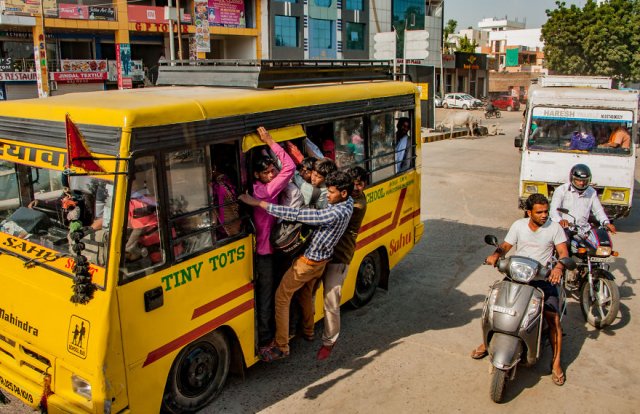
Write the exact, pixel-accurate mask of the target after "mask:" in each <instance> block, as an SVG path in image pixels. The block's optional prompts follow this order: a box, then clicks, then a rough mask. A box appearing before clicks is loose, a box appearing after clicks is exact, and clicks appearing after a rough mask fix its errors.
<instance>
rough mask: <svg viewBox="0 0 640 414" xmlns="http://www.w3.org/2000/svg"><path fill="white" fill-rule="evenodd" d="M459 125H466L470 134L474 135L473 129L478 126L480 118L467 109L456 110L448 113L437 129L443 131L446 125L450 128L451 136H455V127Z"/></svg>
mask: <svg viewBox="0 0 640 414" xmlns="http://www.w3.org/2000/svg"><path fill="white" fill-rule="evenodd" d="M457 126H460V127H466V128H467V131H469V135H471V136H472V137H473V136H474V134H473V129H474V128H475V127H477V126H478V119H477V118H476V117H475V116H473V114H471V113H470V112H467V111H464V112H456V113H455V114H451V115H448V116H447V117H446V118H445V119H444V120H443V121H442V122H440V123H439V124H438V127H437V128H436V129H438V130H440V131H442V130H443V128H444V127H447V128H449V138H453V128H454V127H457Z"/></svg>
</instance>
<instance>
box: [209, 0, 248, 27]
mask: <svg viewBox="0 0 640 414" xmlns="http://www.w3.org/2000/svg"><path fill="white" fill-rule="evenodd" d="M208 5H209V25H211V26H224V27H247V22H246V18H245V14H244V0H208Z"/></svg>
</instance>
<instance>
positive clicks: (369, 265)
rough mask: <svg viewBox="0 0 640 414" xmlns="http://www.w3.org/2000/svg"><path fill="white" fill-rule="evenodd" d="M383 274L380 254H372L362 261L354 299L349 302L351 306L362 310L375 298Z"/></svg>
mask: <svg viewBox="0 0 640 414" xmlns="http://www.w3.org/2000/svg"><path fill="white" fill-rule="evenodd" d="M381 273H382V260H381V259H380V254H379V253H378V252H371V253H369V254H368V255H366V256H365V258H364V259H362V263H360V268H359V269H358V276H357V278H356V289H355V292H353V298H351V301H349V303H350V304H351V306H353V307H354V308H360V307H362V306H364V305H366V304H367V303H368V302H369V301H370V300H371V298H373V295H374V294H375V293H376V289H377V288H378V283H380V274H381Z"/></svg>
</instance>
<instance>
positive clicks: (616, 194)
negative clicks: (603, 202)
mask: <svg viewBox="0 0 640 414" xmlns="http://www.w3.org/2000/svg"><path fill="white" fill-rule="evenodd" d="M611 199H612V200H615V201H624V191H612V192H611Z"/></svg>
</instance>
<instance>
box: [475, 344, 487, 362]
mask: <svg viewBox="0 0 640 414" xmlns="http://www.w3.org/2000/svg"><path fill="white" fill-rule="evenodd" d="M478 348H480V347H478ZM478 348H475V349H474V350H473V351H471V358H473V359H482V358H484V357H486V356H487V355H489V352H487V350H486V349H485V350H484V351H481V350H480V349H478Z"/></svg>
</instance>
